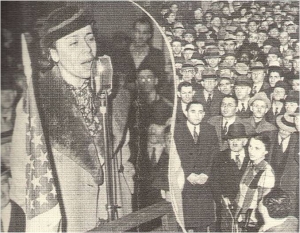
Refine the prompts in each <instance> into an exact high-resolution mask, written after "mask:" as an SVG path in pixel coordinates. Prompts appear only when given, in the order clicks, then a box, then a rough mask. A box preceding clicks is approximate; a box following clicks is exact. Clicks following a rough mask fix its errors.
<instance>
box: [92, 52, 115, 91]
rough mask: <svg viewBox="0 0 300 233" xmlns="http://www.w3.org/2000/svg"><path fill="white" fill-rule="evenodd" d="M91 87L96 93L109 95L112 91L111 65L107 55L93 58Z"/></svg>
mask: <svg viewBox="0 0 300 233" xmlns="http://www.w3.org/2000/svg"><path fill="white" fill-rule="evenodd" d="M91 79H92V89H93V90H94V93H95V94H96V95H101V94H102V93H104V94H105V95H110V94H111V91H112V82H113V81H112V79H113V67H112V63H111V59H110V57H109V56H107V55H103V56H101V57H97V58H95V60H94V61H93V63H92V67H91Z"/></svg>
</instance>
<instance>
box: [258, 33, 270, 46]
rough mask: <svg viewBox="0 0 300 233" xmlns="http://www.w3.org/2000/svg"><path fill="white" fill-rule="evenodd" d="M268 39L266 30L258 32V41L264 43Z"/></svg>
mask: <svg viewBox="0 0 300 233" xmlns="http://www.w3.org/2000/svg"><path fill="white" fill-rule="evenodd" d="M267 39H268V36H267V34H266V33H264V32H260V33H258V41H257V43H259V44H263V43H264V42H265V41H266V40H267Z"/></svg>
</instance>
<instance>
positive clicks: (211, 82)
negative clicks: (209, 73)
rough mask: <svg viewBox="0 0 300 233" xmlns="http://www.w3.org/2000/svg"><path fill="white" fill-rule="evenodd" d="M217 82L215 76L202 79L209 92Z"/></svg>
mask: <svg viewBox="0 0 300 233" xmlns="http://www.w3.org/2000/svg"><path fill="white" fill-rule="evenodd" d="M217 84H218V82H217V81H216V79H214V78H206V79H204V80H203V81H202V86H203V87H204V89H205V90H206V91H207V92H212V91H213V90H214V89H215V87H216V86H217Z"/></svg>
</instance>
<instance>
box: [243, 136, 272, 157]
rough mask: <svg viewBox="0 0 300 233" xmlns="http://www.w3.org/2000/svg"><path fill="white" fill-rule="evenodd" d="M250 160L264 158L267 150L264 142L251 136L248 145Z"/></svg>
mask: <svg viewBox="0 0 300 233" xmlns="http://www.w3.org/2000/svg"><path fill="white" fill-rule="evenodd" d="M248 150H249V157H250V160H252V161H256V160H259V159H262V158H265V156H266V154H268V151H267V150H266V146H265V144H264V143H263V142H262V141H260V140H257V139H255V138H251V139H250V142H249V146H248Z"/></svg>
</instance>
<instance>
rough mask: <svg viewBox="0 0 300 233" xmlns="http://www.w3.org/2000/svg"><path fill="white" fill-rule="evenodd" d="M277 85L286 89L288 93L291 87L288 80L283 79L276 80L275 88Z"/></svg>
mask: <svg viewBox="0 0 300 233" xmlns="http://www.w3.org/2000/svg"><path fill="white" fill-rule="evenodd" d="M277 87H280V88H283V89H284V90H285V93H288V91H289V89H290V86H289V85H288V84H287V83H286V82H284V81H281V80H280V81H277V82H276V84H275V87H274V89H275V88H277Z"/></svg>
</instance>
